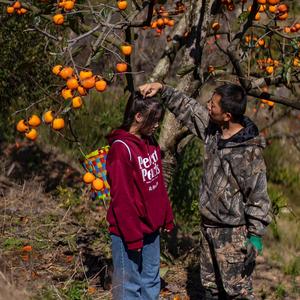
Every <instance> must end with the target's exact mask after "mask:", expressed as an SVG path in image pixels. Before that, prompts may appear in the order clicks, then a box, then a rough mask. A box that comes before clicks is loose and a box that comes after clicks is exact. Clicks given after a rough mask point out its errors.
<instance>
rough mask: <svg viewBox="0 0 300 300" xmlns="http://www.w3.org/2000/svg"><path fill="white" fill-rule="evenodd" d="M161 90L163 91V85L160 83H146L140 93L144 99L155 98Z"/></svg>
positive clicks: (140, 88)
mask: <svg viewBox="0 0 300 300" xmlns="http://www.w3.org/2000/svg"><path fill="white" fill-rule="evenodd" d="M161 89H162V84H161V83H159V82H153V83H146V84H143V85H141V86H139V91H140V93H141V94H142V95H143V97H144V98H146V97H153V96H154V95H156V94H157V93H158V92H159V91H160V90H161Z"/></svg>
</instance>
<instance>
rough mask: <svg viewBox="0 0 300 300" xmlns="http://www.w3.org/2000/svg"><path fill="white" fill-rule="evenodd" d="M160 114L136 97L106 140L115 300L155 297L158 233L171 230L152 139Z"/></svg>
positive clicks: (156, 104)
mask: <svg viewBox="0 0 300 300" xmlns="http://www.w3.org/2000/svg"><path fill="white" fill-rule="evenodd" d="M162 114H163V110H162V107H161V104H160V103H159V101H158V100H156V99H154V98H147V99H146V100H145V99H143V98H142V96H136V97H135V99H134V102H133V104H132V107H131V108H130V110H129V111H128V112H127V113H126V116H125V117H124V122H123V124H122V126H121V128H120V129H117V130H115V131H113V132H112V133H111V134H110V135H109V137H108V139H109V144H110V146H111V148H110V150H109V154H108V157H107V172H108V180H109V183H110V188H111V204H110V207H109V210H108V214H107V220H108V222H109V231H110V233H111V238H112V257H113V265H114V272H113V289H112V292H113V299H114V300H131V299H143V300H148V299H149V300H150V299H151V300H155V299H158V298H159V291H160V276H159V265H160V243H159V230H160V229H161V228H162V229H165V230H166V231H170V230H172V228H173V214H172V209H171V206H170V202H169V198H168V195H167V191H166V188H165V184H164V179H163V175H162V164H161V153H160V148H159V146H158V144H157V142H156V141H155V139H154V137H153V133H154V132H155V130H156V129H157V128H158V126H159V121H160V120H161V118H162Z"/></svg>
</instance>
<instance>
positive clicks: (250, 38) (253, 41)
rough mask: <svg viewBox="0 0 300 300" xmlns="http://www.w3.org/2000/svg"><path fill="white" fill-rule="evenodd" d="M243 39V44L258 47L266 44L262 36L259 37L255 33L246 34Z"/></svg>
mask: <svg viewBox="0 0 300 300" xmlns="http://www.w3.org/2000/svg"><path fill="white" fill-rule="evenodd" d="M244 40H245V44H247V45H251V46H255V47H256V48H259V47H262V48H263V47H265V46H266V41H265V40H264V38H259V37H258V36H257V35H255V34H253V35H250V34H247V35H246V36H245V39H244Z"/></svg>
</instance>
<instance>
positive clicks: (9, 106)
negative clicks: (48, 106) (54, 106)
mask: <svg viewBox="0 0 300 300" xmlns="http://www.w3.org/2000/svg"><path fill="white" fill-rule="evenodd" d="M3 9H4V8H3ZM40 22H43V21H42V20H40ZM31 23H32V20H30V17H27V16H18V15H16V16H14V17H11V16H8V15H7V14H1V16H0V57H1V61H0V95H1V110H0V120H1V121H0V132H1V136H0V139H5V140H11V139H12V138H13V136H14V127H15V123H16V119H20V118H21V117H19V118H18V116H12V114H13V113H14V112H15V111H17V110H20V109H24V108H26V107H27V106H29V105H30V104H31V103H34V102H37V101H39V100H42V99H43V98H44V99H45V101H46V100H47V95H46V94H45V92H44V91H50V90H51V89H52V88H53V86H52V84H53V83H54V79H55V78H54V77H53V76H52V74H51V66H52V65H53V64H54V63H55V62H54V58H53V56H51V55H50V54H49V52H47V51H45V45H48V43H47V41H46V39H45V37H44V36H43V35H41V34H40V33H39V32H36V31H29V32H28V31H27V32H26V33H25V32H24V31H26V30H28V29H29V28H30V26H32V24H31ZM40 107H41V106H40V105H38V106H37V107H34V108H33V109H32V111H30V110H29V111H28V113H29V114H30V113H33V112H34V111H35V110H36V109H39V108H40Z"/></svg>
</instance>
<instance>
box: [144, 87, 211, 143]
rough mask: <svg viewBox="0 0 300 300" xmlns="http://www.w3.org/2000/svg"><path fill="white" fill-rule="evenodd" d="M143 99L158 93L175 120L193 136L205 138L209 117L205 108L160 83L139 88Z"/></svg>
mask: <svg viewBox="0 0 300 300" xmlns="http://www.w3.org/2000/svg"><path fill="white" fill-rule="evenodd" d="M139 90H140V92H141V94H142V95H143V96H144V97H152V96H154V95H155V94H157V93H158V92H160V93H161V99H162V101H163V102H164V103H165V104H166V106H167V107H168V109H169V110H170V111H171V112H172V113H173V114H174V115H175V117H176V119H177V120H178V121H179V122H180V123H181V124H182V125H184V126H186V127H187V128H188V129H189V130H190V131H191V132H192V133H193V134H195V135H197V136H198V137H200V138H201V139H204V138H205V129H206V127H207V126H208V122H209V115H208V110H207V108H206V107H205V106H203V105H201V104H200V103H198V102H197V101H196V100H195V99H193V98H190V97H188V96H187V95H185V94H184V93H182V92H180V91H178V90H176V89H174V88H172V87H169V86H163V85H162V84H161V83H158V82H154V83H147V84H144V85H142V86H140V87H139Z"/></svg>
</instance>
